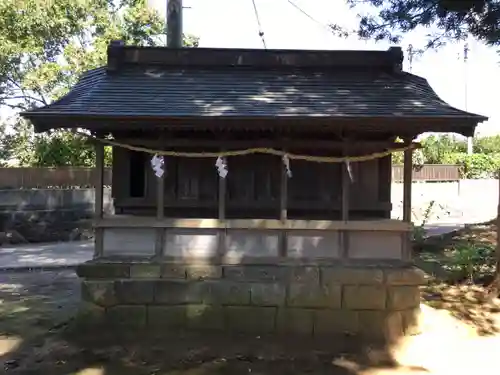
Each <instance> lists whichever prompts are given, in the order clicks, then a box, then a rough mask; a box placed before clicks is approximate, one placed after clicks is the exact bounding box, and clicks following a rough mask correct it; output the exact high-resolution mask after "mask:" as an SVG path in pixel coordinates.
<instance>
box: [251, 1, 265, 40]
mask: <svg viewBox="0 0 500 375" xmlns="http://www.w3.org/2000/svg"><path fill="white" fill-rule="evenodd" d="M252 3H253V10H254V12H255V19H256V20H257V26H258V27H259V36H260V39H261V40H262V45H263V46H264V49H267V46H266V39H265V38H264V31H262V25H261V23H260V18H259V11H258V10H257V5H256V4H255V0H252Z"/></svg>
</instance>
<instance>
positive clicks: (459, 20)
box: [332, 0, 500, 49]
mask: <svg viewBox="0 0 500 375" xmlns="http://www.w3.org/2000/svg"><path fill="white" fill-rule="evenodd" d="M347 2H348V4H350V5H351V6H352V7H360V9H362V10H363V14H362V15H361V18H360V24H359V28H358V29H357V30H355V32H356V33H357V35H358V36H360V37H361V38H366V39H374V40H389V41H391V42H393V43H399V42H400V40H401V38H402V36H403V35H404V34H406V33H408V32H411V31H413V30H415V29H417V28H418V27H425V28H430V27H435V28H436V29H437V30H438V32H436V33H431V34H429V35H428V40H427V43H426V45H425V46H423V48H424V49H427V48H436V47H439V46H441V45H443V44H444V43H446V42H447V41H449V40H452V41H457V40H463V39H465V38H466V37H467V36H468V35H472V36H474V37H475V38H476V39H478V40H481V41H484V42H485V43H486V44H489V45H496V46H498V45H500V33H499V32H498V22H499V18H500V2H499V1H498V0H347ZM366 5H368V6H369V7H371V9H372V10H373V12H371V13H370V12H366V10H367V9H366ZM332 29H333V30H335V31H338V27H337V26H333V27H332ZM344 32H345V31H344Z"/></svg>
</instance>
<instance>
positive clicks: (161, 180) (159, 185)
mask: <svg viewBox="0 0 500 375" xmlns="http://www.w3.org/2000/svg"><path fill="white" fill-rule="evenodd" d="M164 140H165V136H164V134H161V135H160V148H161V149H163V148H164V146H163V141H164ZM165 166H166V165H165V158H163V169H164V172H163V175H162V176H161V177H157V176H155V177H156V218H157V219H158V220H163V218H164V217H165V172H166V171H165ZM164 243H165V230H164V229H163V228H158V229H157V230H156V243H155V256H156V257H161V256H163V247H164V245H163V244H164Z"/></svg>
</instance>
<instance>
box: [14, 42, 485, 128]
mask: <svg viewBox="0 0 500 375" xmlns="http://www.w3.org/2000/svg"><path fill="white" fill-rule="evenodd" d="M402 58H403V56H402V52H401V49H399V48H391V49H389V50H388V51H279V50H274V51H266V50H230V49H198V48H189V49H188V48H185V49H178V50H175V49H168V48H142V47H124V46H122V45H116V44H111V45H110V47H109V49H108V65H107V67H102V68H98V69H94V70H91V71H89V72H87V73H85V74H84V75H83V76H82V77H81V79H80V80H79V82H78V83H77V84H76V85H75V86H74V87H73V89H72V90H71V91H70V92H69V93H68V94H67V95H66V96H64V97H63V98H61V99H60V100H58V101H56V102H54V103H52V104H50V105H48V106H46V107H43V108H38V109H34V110H32V111H29V112H25V113H24V114H23V116H25V117H27V118H29V119H30V120H31V121H32V122H33V123H34V124H35V125H36V124H37V121H43V119H44V118H48V117H50V118H51V121H53V120H54V119H59V120H61V119H64V120H65V121H67V122H70V121H71V118H74V117H82V116H84V117H85V118H91V117H93V116H97V117H100V118H108V119H113V118H114V119H118V118H119V119H126V118H134V117H135V118H139V117H140V118H148V117H150V118H155V119H161V118H163V119H168V118H176V119H179V118H180V119H182V118H186V119H193V118H210V117H215V116H218V117H221V118H233V119H238V118H242V119H243V118H245V119H252V118H255V119H260V118H266V119H273V118H283V117H286V118H290V117H292V118H301V119H304V118H318V117H321V118H331V119H366V118H384V119H385V118H390V119H393V120H394V119H397V118H400V119H416V120H421V119H426V120H429V119H431V120H432V119H440V120H443V119H448V120H449V121H450V123H451V122H452V121H453V122H455V121H456V122H466V123H467V124H468V126H472V127H473V126H475V125H476V124H477V123H478V122H481V121H484V120H486V118H485V117H483V116H479V115H475V114H472V113H467V112H464V111H461V110H459V109H456V108H453V107H451V106H450V105H448V104H447V103H445V102H444V101H442V100H441V99H440V98H439V97H438V96H437V95H436V93H435V92H434V91H433V90H432V88H431V87H430V86H429V84H428V83H427V81H426V80H425V79H423V78H421V77H418V76H415V75H412V74H409V73H406V72H403V71H402V69H401V62H402Z"/></svg>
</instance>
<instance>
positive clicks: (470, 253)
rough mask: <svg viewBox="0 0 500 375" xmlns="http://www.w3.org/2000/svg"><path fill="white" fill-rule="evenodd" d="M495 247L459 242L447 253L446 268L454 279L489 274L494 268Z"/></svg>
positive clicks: (470, 278) (467, 278)
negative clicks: (447, 262) (447, 261)
mask: <svg viewBox="0 0 500 375" xmlns="http://www.w3.org/2000/svg"><path fill="white" fill-rule="evenodd" d="M495 261H496V258H495V249H494V247H493V246H487V245H480V244H479V245H478V244H474V243H470V244H461V245H459V246H457V247H455V248H454V249H453V250H452V251H451V252H450V254H449V264H448V265H447V268H448V269H449V271H450V272H451V275H452V276H451V278H452V279H454V280H457V281H458V280H469V281H470V282H474V280H476V279H478V278H480V277H482V276H485V275H487V274H491V273H492V272H493V269H494V268H495Z"/></svg>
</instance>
